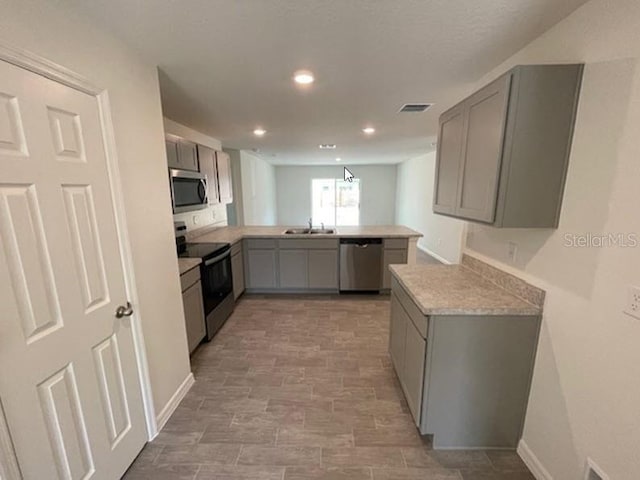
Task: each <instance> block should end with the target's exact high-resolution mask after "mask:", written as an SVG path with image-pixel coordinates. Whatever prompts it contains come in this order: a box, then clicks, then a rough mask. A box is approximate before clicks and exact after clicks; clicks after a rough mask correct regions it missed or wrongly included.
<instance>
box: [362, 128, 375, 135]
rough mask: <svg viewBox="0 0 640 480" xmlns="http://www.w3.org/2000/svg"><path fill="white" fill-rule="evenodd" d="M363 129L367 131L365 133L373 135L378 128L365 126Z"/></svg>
mask: <svg viewBox="0 0 640 480" xmlns="http://www.w3.org/2000/svg"><path fill="white" fill-rule="evenodd" d="M362 131H363V132H364V133H365V135H373V134H374V133H376V129H375V128H373V127H365V128H363V129H362Z"/></svg>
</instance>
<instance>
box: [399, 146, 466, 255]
mask: <svg viewBox="0 0 640 480" xmlns="http://www.w3.org/2000/svg"><path fill="white" fill-rule="evenodd" d="M435 167H436V153H435V152H430V153H427V154H426V155H422V156H420V157H416V158H412V159H410V160H405V161H404V162H402V163H400V164H399V165H398V175H397V177H398V178H397V187H396V202H395V204H396V223H398V224H400V225H406V226H407V227H409V228H413V229H414V230H417V231H418V232H420V233H422V234H423V235H424V236H423V237H422V238H421V239H419V240H418V247H419V248H421V249H423V250H426V251H427V252H428V253H430V254H431V255H433V256H435V257H436V258H438V259H439V260H441V261H444V262H449V263H458V262H459V260H460V254H461V251H462V243H463V233H464V226H465V222H463V221H460V220H456V219H453V218H449V217H445V216H442V215H435V214H434V213H433V209H432V207H431V204H432V199H433V184H434V178H435Z"/></svg>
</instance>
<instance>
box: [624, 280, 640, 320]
mask: <svg viewBox="0 0 640 480" xmlns="http://www.w3.org/2000/svg"><path fill="white" fill-rule="evenodd" d="M624 313H626V314H627V315H631V316H632V317H635V318H638V319H640V287H634V286H633V285H630V286H629V288H628V289H627V305H626V306H625V309H624Z"/></svg>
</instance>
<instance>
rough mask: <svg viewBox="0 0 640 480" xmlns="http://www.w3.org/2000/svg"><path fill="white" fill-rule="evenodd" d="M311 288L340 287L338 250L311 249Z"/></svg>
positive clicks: (332, 288)
mask: <svg viewBox="0 0 640 480" xmlns="http://www.w3.org/2000/svg"><path fill="white" fill-rule="evenodd" d="M308 270H309V288H310V289H314V290H337V289H338V250H333V249H332V250H309V263H308Z"/></svg>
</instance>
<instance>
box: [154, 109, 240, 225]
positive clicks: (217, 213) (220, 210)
mask: <svg viewBox="0 0 640 480" xmlns="http://www.w3.org/2000/svg"><path fill="white" fill-rule="evenodd" d="M164 131H165V133H170V134H172V135H176V136H178V137H180V138H184V139H185V140H189V141H191V142H194V143H198V144H200V145H204V146H205V147H209V148H213V149H214V150H222V143H220V140H218V139H217V138H213V137H210V136H209V135H205V134H204V133H200V132H198V131H197V130H194V129H192V128H190V127H187V126H186V125H182V124H180V123H178V122H174V121H173V120H171V119H169V118H167V117H165V118H164ZM167 168H168V167H167ZM173 220H174V221H182V222H184V223H185V225H186V226H187V231H189V230H195V229H198V228H203V227H212V226H220V227H223V226H225V225H226V224H227V207H226V205H212V206H210V207H208V208H204V209H202V210H196V211H194V212H187V213H178V214H176V215H174V216H173Z"/></svg>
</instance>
